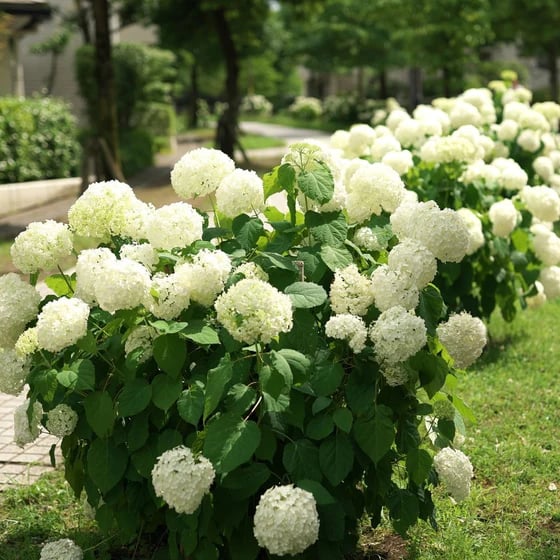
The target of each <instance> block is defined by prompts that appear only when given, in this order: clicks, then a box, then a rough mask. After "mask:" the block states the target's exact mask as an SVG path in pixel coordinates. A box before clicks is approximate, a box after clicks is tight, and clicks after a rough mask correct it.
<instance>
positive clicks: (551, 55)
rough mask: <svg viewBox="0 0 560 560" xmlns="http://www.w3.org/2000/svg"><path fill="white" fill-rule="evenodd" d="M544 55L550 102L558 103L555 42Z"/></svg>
mask: <svg viewBox="0 0 560 560" xmlns="http://www.w3.org/2000/svg"><path fill="white" fill-rule="evenodd" d="M546 54H547V57H548V72H549V77H548V83H549V85H550V97H551V99H552V101H556V102H558V54H557V48H556V43H555V42H552V43H551V44H550V45H549V47H548V49H547V53H546Z"/></svg>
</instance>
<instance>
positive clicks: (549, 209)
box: [520, 185, 560, 222]
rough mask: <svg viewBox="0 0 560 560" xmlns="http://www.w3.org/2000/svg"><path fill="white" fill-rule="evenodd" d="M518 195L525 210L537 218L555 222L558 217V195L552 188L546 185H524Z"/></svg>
mask: <svg viewBox="0 0 560 560" xmlns="http://www.w3.org/2000/svg"><path fill="white" fill-rule="evenodd" d="M520 196H521V200H522V201H523V202H524V203H525V205H526V206H527V210H529V212H531V214H533V216H534V217H535V218H537V220H541V221H542V222H556V221H557V220H558V219H559V218H560V196H559V195H558V193H557V192H556V191H555V190H554V189H551V188H550V187H547V186H546V185H539V186H537V187H525V188H524V189H523V190H522V191H521V192H520Z"/></svg>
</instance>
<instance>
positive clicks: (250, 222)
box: [232, 214, 264, 251]
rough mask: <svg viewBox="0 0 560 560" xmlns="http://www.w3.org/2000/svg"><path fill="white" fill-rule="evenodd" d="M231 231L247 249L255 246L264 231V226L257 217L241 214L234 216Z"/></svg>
mask: <svg viewBox="0 0 560 560" xmlns="http://www.w3.org/2000/svg"><path fill="white" fill-rule="evenodd" d="M232 231H233V234H234V235H235V238H236V239H237V241H239V244H240V245H241V247H243V249H245V250H247V251H248V250H250V249H253V248H254V247H256V246H257V241H258V240H259V237H260V236H261V235H262V234H263V233H264V226H263V223H262V222H261V220H259V219H258V218H250V217H249V216H247V215H246V214H241V215H240V216H237V217H236V218H234V220H233V223H232Z"/></svg>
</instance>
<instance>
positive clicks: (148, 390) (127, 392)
mask: <svg viewBox="0 0 560 560" xmlns="http://www.w3.org/2000/svg"><path fill="white" fill-rule="evenodd" d="M151 400H152V387H151V385H150V384H149V383H148V382H147V381H146V380H145V379H142V378H140V379H133V380H132V381H129V382H128V383H125V385H124V387H123V390H122V391H121V392H120V394H119V396H118V399H117V411H118V414H119V415H120V416H134V415H135V414H138V413H140V412H142V411H143V410H144V409H145V408H146V407H147V406H148V405H149V404H150V401H151Z"/></svg>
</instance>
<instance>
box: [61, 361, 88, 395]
mask: <svg viewBox="0 0 560 560" xmlns="http://www.w3.org/2000/svg"><path fill="white" fill-rule="evenodd" d="M56 377H57V380H58V382H59V383H60V384H61V385H63V386H64V387H67V388H68V389H72V390H74V391H92V390H93V389H94V388H95V366H94V365H93V363H92V362H91V361H90V360H76V361H75V362H73V363H72V364H70V366H69V368H68V369H67V370H63V371H61V372H59V373H58V374H57V376H56Z"/></svg>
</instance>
